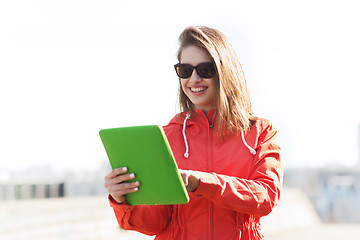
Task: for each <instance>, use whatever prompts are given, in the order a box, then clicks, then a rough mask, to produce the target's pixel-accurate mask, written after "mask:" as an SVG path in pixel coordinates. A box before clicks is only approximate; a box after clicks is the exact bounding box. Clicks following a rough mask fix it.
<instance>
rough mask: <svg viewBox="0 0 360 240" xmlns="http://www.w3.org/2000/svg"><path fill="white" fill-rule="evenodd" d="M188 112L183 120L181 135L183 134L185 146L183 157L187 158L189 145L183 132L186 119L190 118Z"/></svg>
mask: <svg viewBox="0 0 360 240" xmlns="http://www.w3.org/2000/svg"><path fill="white" fill-rule="evenodd" d="M190 116H191V115H190V113H187V114H186V118H185V120H184V125H183V131H182V133H183V136H184V142H185V147H186V150H185V153H184V157H185V158H188V157H189V145H188V142H187V139H186V134H185V128H186V121H187V120H188V119H189V118H190Z"/></svg>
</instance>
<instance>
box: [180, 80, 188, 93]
mask: <svg viewBox="0 0 360 240" xmlns="http://www.w3.org/2000/svg"><path fill="white" fill-rule="evenodd" d="M186 82H187V81H186V80H183V79H181V80H180V85H181V88H182V90H183V91H184V92H186V91H185V90H186Z"/></svg>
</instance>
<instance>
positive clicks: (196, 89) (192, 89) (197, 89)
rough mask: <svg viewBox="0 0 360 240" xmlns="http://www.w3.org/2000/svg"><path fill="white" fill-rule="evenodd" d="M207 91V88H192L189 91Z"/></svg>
mask: <svg viewBox="0 0 360 240" xmlns="http://www.w3.org/2000/svg"><path fill="white" fill-rule="evenodd" d="M206 89H207V87H192V88H190V90H191V91H192V92H194V93H199V92H203V91H205V90H206Z"/></svg>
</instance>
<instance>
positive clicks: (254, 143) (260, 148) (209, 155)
mask: <svg viewBox="0 0 360 240" xmlns="http://www.w3.org/2000/svg"><path fill="white" fill-rule="evenodd" d="M196 112H197V114H195V115H194V116H193V117H192V118H191V119H190V120H188V119H186V120H187V121H186V124H185V125H186V127H185V128H184V130H185V138H184V135H183V123H184V118H185V114H184V113H182V114H179V115H177V116H175V117H174V118H173V119H172V120H171V121H170V123H169V124H168V125H167V126H164V131H165V133H166V135H167V137H168V140H169V143H170V146H171V148H172V150H173V153H174V156H175V159H176V161H177V164H178V167H179V168H180V169H184V170H190V169H191V170H195V171H197V172H198V173H199V175H200V178H201V180H200V185H199V187H198V189H197V190H196V191H194V192H192V193H190V194H189V195H190V202H189V203H188V204H185V205H172V206H130V205H127V204H118V203H116V202H115V201H114V200H113V199H112V198H111V197H110V205H111V206H112V207H113V209H114V212H115V215H116V218H117V220H118V222H119V224H120V226H121V227H122V228H123V229H127V230H136V231H139V232H142V233H145V234H148V235H156V238H155V239H158V240H161V239H166V240H169V239H186V240H191V239H194V240H199V239H200V240H202V239H214V240H218V239H224V240H225V239H226V240H229V239H241V240H245V239H263V235H262V233H261V230H260V223H259V219H260V217H262V216H265V215H267V214H269V213H270V212H271V210H272V209H273V208H274V206H275V205H276V204H277V202H278V200H279V197H280V189H281V184H282V175H283V170H282V164H281V161H280V147H279V143H278V139H277V132H276V130H275V129H274V128H273V127H272V125H271V124H270V123H269V121H267V120H265V119H258V120H257V121H256V122H255V123H254V124H253V126H252V127H251V129H250V131H248V132H247V134H246V136H245V138H244V139H242V136H241V135H240V136H229V137H227V138H226V139H224V140H223V141H222V142H219V141H218V139H217V137H216V133H217V129H216V124H215V123H216V120H217V118H216V111H210V112H209V113H208V116H205V114H204V113H203V112H202V111H196ZM181 116H182V117H181ZM209 122H210V123H209ZM211 125H213V126H214V127H210V126H211ZM187 144H188V153H189V157H188V158H185V157H184V153H185V152H187V146H186V145H187ZM246 145H247V146H246ZM252 148H254V150H255V151H256V153H255V152H253V153H251V149H252ZM135 174H136V173H135Z"/></svg>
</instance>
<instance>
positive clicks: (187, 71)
mask: <svg viewBox="0 0 360 240" xmlns="http://www.w3.org/2000/svg"><path fill="white" fill-rule="evenodd" d="M175 69H176V73H177V75H178V76H179V77H180V78H189V77H190V76H191V74H192V72H193V67H192V66H190V65H186V64H177V65H175Z"/></svg>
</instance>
